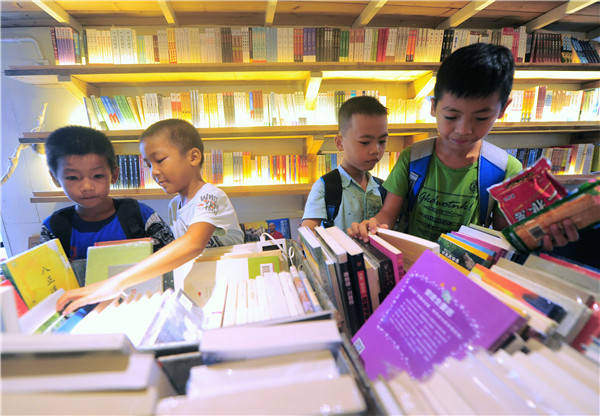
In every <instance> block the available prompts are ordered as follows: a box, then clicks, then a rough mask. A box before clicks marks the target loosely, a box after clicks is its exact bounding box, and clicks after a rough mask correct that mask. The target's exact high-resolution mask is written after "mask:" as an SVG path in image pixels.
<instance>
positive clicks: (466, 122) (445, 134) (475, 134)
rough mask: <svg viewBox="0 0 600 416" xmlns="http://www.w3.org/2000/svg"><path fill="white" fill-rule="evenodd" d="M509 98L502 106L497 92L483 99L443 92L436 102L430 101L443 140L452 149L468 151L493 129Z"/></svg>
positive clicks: (432, 113)
mask: <svg viewBox="0 0 600 416" xmlns="http://www.w3.org/2000/svg"><path fill="white" fill-rule="evenodd" d="M509 103H510V100H509V101H508V102H507V103H506V104H505V105H504V107H503V106H502V104H501V103H500V97H499V95H498V94H493V95H491V96H489V97H485V98H464V97H462V98H458V97H456V96H455V95H453V94H450V93H444V94H443V95H442V98H441V99H440V100H439V101H438V102H437V105H435V103H434V102H433V101H432V103H431V115H432V116H434V117H435V118H436V121H437V129H438V133H439V135H440V137H441V138H442V139H443V140H444V143H445V144H446V145H448V146H449V147H450V148H452V149H455V150H463V151H464V150H469V149H471V148H472V147H473V146H475V145H476V143H477V142H478V141H479V140H481V139H483V138H484V137H485V136H487V134H488V133H489V132H490V130H491V129H492V126H493V125H494V122H495V121H496V120H497V119H498V118H500V117H502V116H503V115H504V111H505V110H506V107H507V106H508V104H509Z"/></svg>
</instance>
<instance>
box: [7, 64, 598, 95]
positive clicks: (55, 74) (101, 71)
mask: <svg viewBox="0 0 600 416" xmlns="http://www.w3.org/2000/svg"><path fill="white" fill-rule="evenodd" d="M439 65H440V64H439V63H436V62H433V63H428V62H291V63H286V62H267V63H258V62H253V63H244V64H239V63H217V64H212V63H208V64H188V63H184V64H135V65H133V64H124V65H113V64H91V65H48V66H12V67H8V68H7V69H5V70H4V74H5V75H6V76H8V77H11V78H14V79H16V80H19V81H22V82H25V83H28V84H35V85H54V86H63V87H65V88H67V89H68V90H69V91H71V92H72V93H73V94H75V95H79V96H89V95H100V88H102V87H114V86H121V85H124V84H127V85H130V86H158V85H160V86H164V84H165V83H168V84H170V85H177V84H185V83H188V84H189V83H195V84H198V83H203V82H208V83H210V84H212V85H214V84H216V83H219V82H227V83H228V85H231V84H232V83H241V84H248V83H256V82H268V83H282V82H304V81H305V80H307V79H309V78H310V76H311V73H315V72H318V73H320V74H322V79H323V81H327V80H360V81H367V80H372V81H377V82H416V81H418V80H419V79H421V78H424V77H430V76H431V75H432V74H435V72H436V71H437V69H438V68H439ZM516 71H517V72H516V75H515V80H516V82H518V81H519V79H520V77H523V79H527V80H528V81H532V80H544V79H551V80H553V82H557V81H558V80H565V81H569V82H581V83H585V82H594V81H597V80H598V78H599V77H598V72H599V71H600V64H545V63H517V64H516ZM586 88H587V86H586Z"/></svg>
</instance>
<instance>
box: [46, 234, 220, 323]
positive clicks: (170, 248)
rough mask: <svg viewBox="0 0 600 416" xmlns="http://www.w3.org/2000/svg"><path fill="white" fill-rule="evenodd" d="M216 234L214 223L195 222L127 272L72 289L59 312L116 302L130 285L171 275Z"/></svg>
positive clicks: (60, 306)
mask: <svg viewBox="0 0 600 416" xmlns="http://www.w3.org/2000/svg"><path fill="white" fill-rule="evenodd" d="M214 231H215V226H214V225H212V224H209V223H207V222H197V223H194V224H192V225H190V226H189V228H188V230H187V231H186V233H185V234H184V235H183V236H181V237H180V238H178V239H176V240H174V241H173V242H171V243H169V244H167V245H166V246H165V247H163V248H162V249H161V250H159V251H157V252H156V253H154V254H152V255H151V256H149V257H147V258H146V259H144V260H142V261H141V262H139V263H138V264H136V265H135V266H132V267H130V268H129V269H127V270H125V271H124V272H122V273H119V274H117V275H115V276H113V277H111V278H109V279H106V280H104V281H102V282H97V283H94V284H91V285H89V286H85V287H82V288H79V289H73V290H69V291H68V292H66V293H65V294H64V295H62V296H61V297H60V299H58V302H57V304H56V309H57V310H58V311H61V310H63V309H64V312H63V314H68V313H70V312H72V311H74V310H76V309H78V308H80V307H81V306H84V305H87V304H90V303H97V302H101V301H103V300H107V299H113V298H115V297H116V296H118V295H119V294H120V293H121V292H122V291H123V290H125V289H127V288H128V287H130V286H133V285H135V284H138V283H141V282H144V281H146V280H149V279H151V278H153V277H156V276H160V275H162V274H164V273H166V272H169V271H171V270H173V269H175V268H177V267H179V266H181V265H183V264H184V263H186V262H188V261H190V260H193V259H194V258H196V257H198V256H199V255H200V254H202V251H204V248H205V247H206V245H207V244H208V241H209V240H210V237H211V236H212V234H213V232H214ZM69 302H71V303H69ZM65 306H66V308H65Z"/></svg>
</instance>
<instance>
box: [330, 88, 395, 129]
mask: <svg viewBox="0 0 600 416" xmlns="http://www.w3.org/2000/svg"><path fill="white" fill-rule="evenodd" d="M354 114H364V115H367V116H387V115H388V109H387V108H386V107H385V106H384V105H383V104H381V103H380V102H379V100H378V99H377V98H374V97H371V96H368V95H361V96H358V97H352V98H350V99H348V100H346V102H345V103H344V104H342V105H341V107H340V109H339V111H338V126H339V130H340V133H341V134H344V133H345V132H346V130H348V129H349V128H350V123H351V122H352V116H353V115H354Z"/></svg>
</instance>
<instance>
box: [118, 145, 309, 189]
mask: <svg viewBox="0 0 600 416" xmlns="http://www.w3.org/2000/svg"><path fill="white" fill-rule="evenodd" d="M203 156H204V160H203V164H202V178H203V179H204V180H205V181H207V182H209V183H212V184H215V185H270V184H301V183H309V178H310V173H309V168H308V157H307V156H306V155H269V156H265V155H254V156H252V155H251V153H250V152H224V151H223V150H221V149H214V150H211V151H210V152H204V155H203ZM117 164H118V166H119V177H118V179H117V182H116V183H115V184H114V185H113V188H114V189H155V188H156V189H158V188H159V186H158V184H157V183H156V182H155V181H154V180H153V178H152V174H151V173H150V168H149V167H148V166H146V164H145V163H144V161H143V160H142V156H141V155H117Z"/></svg>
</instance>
